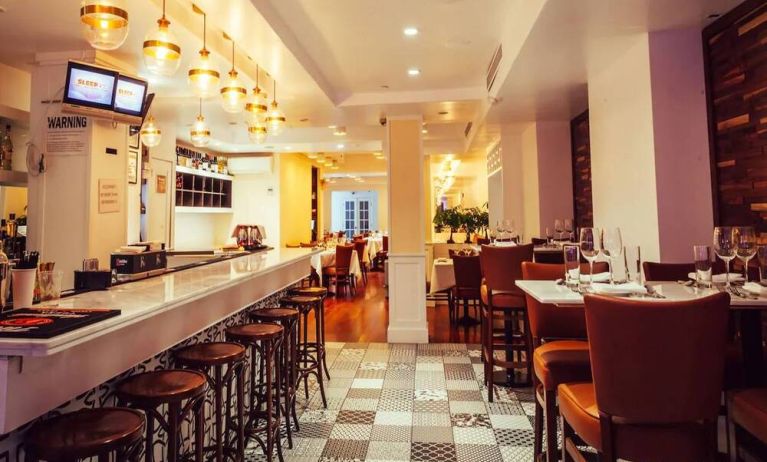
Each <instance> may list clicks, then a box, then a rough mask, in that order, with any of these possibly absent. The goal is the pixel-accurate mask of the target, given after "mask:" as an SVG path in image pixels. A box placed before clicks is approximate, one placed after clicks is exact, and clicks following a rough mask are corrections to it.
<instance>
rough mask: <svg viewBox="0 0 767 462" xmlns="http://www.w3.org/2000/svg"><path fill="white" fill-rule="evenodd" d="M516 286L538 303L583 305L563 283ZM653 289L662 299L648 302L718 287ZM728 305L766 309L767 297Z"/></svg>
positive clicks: (665, 285) (665, 286)
mask: <svg viewBox="0 0 767 462" xmlns="http://www.w3.org/2000/svg"><path fill="white" fill-rule="evenodd" d="M516 284H517V287H519V288H520V289H522V290H523V291H524V292H526V293H527V294H528V295H530V296H531V297H533V298H534V299H535V300H537V301H538V302H540V303H546V304H551V305H583V296H582V295H581V294H579V293H576V292H573V291H572V290H570V289H569V288H567V287H565V286H564V285H557V284H556V283H555V282H554V281H531V280H517V281H516ZM650 284H651V285H652V286H653V287H654V288H655V290H656V291H657V292H658V293H659V294H661V295H663V296H665V297H666V298H664V299H657V298H646V299H643V300H647V301H648V302H655V301H683V300H694V299H696V298H701V297H705V296H707V295H711V294H714V293H717V292H718V289H696V288H694V287H689V286H685V285H682V284H678V283H676V282H652V283H650ZM730 306H731V307H732V308H733V309H766V308H767V297H765V296H764V295H762V296H760V297H758V298H752V299H745V298H740V297H736V296H731V298H730Z"/></svg>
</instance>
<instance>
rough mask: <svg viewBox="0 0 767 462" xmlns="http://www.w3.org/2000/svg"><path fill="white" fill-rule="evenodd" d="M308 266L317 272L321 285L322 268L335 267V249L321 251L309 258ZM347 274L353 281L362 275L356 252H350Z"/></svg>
mask: <svg viewBox="0 0 767 462" xmlns="http://www.w3.org/2000/svg"><path fill="white" fill-rule="evenodd" d="M310 264H311V265H312V268H314V270H315V271H316V272H317V274H318V275H319V278H320V284H321V283H322V269H323V268H330V267H332V266H335V264H336V249H335V247H334V248H331V249H327V250H323V251H322V252H320V253H318V254H315V255H313V256H312V258H311V262H310ZM349 274H350V275H351V276H352V277H354V278H355V279H356V278H357V277H358V276H359V275H361V274H362V270H361V268H360V261H359V257H357V251H356V250H353V251H352V259H351V262H350V263H349Z"/></svg>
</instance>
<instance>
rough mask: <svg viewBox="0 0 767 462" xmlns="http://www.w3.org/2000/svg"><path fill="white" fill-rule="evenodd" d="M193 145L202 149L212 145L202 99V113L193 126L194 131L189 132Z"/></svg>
mask: <svg viewBox="0 0 767 462" xmlns="http://www.w3.org/2000/svg"><path fill="white" fill-rule="evenodd" d="M189 135H190V138H191V139H192V144H193V145H194V146H195V147H198V148H202V147H205V146H207V145H208V143H210V129H209V128H208V125H207V124H206V123H205V117H203V115H202V99H200V113H199V114H198V115H197V120H196V121H195V122H194V126H192V130H190V131H189Z"/></svg>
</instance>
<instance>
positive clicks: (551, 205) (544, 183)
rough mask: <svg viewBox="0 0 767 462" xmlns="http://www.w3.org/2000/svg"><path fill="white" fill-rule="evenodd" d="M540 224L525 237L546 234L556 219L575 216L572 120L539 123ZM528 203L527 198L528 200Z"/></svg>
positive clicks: (537, 126) (537, 125)
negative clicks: (547, 228) (571, 139)
mask: <svg viewBox="0 0 767 462" xmlns="http://www.w3.org/2000/svg"><path fill="white" fill-rule="evenodd" d="M535 128H536V146H537V148H538V206H539V214H538V217H539V226H538V228H537V229H530V230H529V232H528V233H527V234H526V236H525V237H526V238H528V239H529V238H532V237H538V236H544V235H545V234H544V233H545V231H546V227H547V226H548V227H552V228H553V227H554V220H556V219H558V218H559V219H565V218H573V164H572V146H571V141H570V122H569V121H562V122H556V121H551V122H536V124H535ZM525 203H526V204H527V201H526V202H525Z"/></svg>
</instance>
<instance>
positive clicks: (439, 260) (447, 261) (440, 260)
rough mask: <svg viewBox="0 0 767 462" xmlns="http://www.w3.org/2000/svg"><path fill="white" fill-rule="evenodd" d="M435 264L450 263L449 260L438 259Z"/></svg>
mask: <svg viewBox="0 0 767 462" xmlns="http://www.w3.org/2000/svg"><path fill="white" fill-rule="evenodd" d="M436 262H437V263H450V259H449V258H438V259H437V260H436Z"/></svg>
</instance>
